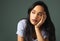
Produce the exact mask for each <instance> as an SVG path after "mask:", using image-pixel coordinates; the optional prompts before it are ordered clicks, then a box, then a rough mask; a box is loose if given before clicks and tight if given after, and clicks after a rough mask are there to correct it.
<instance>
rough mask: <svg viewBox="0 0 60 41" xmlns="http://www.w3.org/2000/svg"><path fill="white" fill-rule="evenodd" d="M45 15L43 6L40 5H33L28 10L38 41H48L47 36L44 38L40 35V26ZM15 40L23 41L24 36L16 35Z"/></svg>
mask: <svg viewBox="0 0 60 41" xmlns="http://www.w3.org/2000/svg"><path fill="white" fill-rule="evenodd" d="M46 18H47V16H46V12H45V11H44V8H43V7H42V6H40V5H37V6H35V7H34V8H33V9H32V11H31V12H30V22H31V24H33V25H34V27H35V32H36V36H37V40H38V41H48V38H46V39H44V38H43V37H42V34H41V31H40V26H41V25H42V24H43V23H44V22H45V20H46ZM17 41H24V37H21V36H19V35H18V36H17Z"/></svg>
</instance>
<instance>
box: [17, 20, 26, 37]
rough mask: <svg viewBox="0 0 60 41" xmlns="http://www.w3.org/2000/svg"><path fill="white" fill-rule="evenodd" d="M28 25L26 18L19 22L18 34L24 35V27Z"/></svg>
mask: <svg viewBox="0 0 60 41" xmlns="http://www.w3.org/2000/svg"><path fill="white" fill-rule="evenodd" d="M25 27H26V20H25V19H24V20H21V21H19V22H18V24H17V32H16V34H17V35H20V36H21V37H24V29H25Z"/></svg>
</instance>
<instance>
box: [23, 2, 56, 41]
mask: <svg viewBox="0 0 60 41" xmlns="http://www.w3.org/2000/svg"><path fill="white" fill-rule="evenodd" d="M36 5H40V6H42V7H43V8H44V10H45V12H46V15H47V18H46V21H45V22H44V24H43V25H42V28H41V29H44V30H45V31H46V32H47V33H48V40H49V41H56V38H55V27H54V24H53V23H52V21H51V18H50V15H49V11H48V7H47V6H46V4H45V3H44V2H42V1H37V2H35V3H34V4H33V5H32V6H31V7H30V8H29V9H28V15H27V21H26V23H27V26H26V29H25V32H24V35H25V40H26V41H32V39H31V37H32V36H31V35H32V34H33V33H34V32H35V30H34V26H33V25H32V24H31V23H30V12H31V10H32V9H33V8H34V7H35V6H36Z"/></svg>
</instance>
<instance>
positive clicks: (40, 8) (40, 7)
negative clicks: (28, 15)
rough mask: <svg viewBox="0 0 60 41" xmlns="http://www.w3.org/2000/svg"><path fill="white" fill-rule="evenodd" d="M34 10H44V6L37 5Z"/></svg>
mask: <svg viewBox="0 0 60 41" xmlns="http://www.w3.org/2000/svg"><path fill="white" fill-rule="evenodd" d="M32 10H34V11H41V12H42V11H44V8H43V7H42V6H41V5H36V6H35V7H34V8H33V9H32Z"/></svg>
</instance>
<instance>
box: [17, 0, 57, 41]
mask: <svg viewBox="0 0 60 41" xmlns="http://www.w3.org/2000/svg"><path fill="white" fill-rule="evenodd" d="M16 34H17V41H56V38H55V28H54V25H53V23H52V21H51V19H50V16H49V11H48V8H47V6H46V5H45V3H44V2H42V1H37V2H35V3H34V4H33V5H32V6H31V7H30V8H29V9H28V15H27V18H26V19H22V20H20V21H19V22H18V25H17V32H16Z"/></svg>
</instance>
